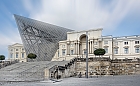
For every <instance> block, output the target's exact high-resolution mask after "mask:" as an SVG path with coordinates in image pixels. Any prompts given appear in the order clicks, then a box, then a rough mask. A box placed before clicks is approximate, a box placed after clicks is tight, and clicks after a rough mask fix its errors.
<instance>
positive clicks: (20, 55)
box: [8, 43, 27, 62]
mask: <svg viewBox="0 0 140 86" xmlns="http://www.w3.org/2000/svg"><path fill="white" fill-rule="evenodd" d="M8 59H9V60H19V62H26V61H27V56H26V53H25V49H24V47H23V45H22V44H19V43H15V44H13V45H9V46H8Z"/></svg>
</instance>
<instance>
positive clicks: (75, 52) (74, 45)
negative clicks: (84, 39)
mask: <svg viewBox="0 0 140 86" xmlns="http://www.w3.org/2000/svg"><path fill="white" fill-rule="evenodd" d="M74 52H75V53H74V54H76V43H74Z"/></svg>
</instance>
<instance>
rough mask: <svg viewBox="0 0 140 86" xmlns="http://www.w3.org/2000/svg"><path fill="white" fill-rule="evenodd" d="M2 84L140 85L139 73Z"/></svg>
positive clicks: (41, 85)
mask: <svg viewBox="0 0 140 86" xmlns="http://www.w3.org/2000/svg"><path fill="white" fill-rule="evenodd" d="M2 86H140V75H129V76H126V75H122V76H102V77H101V76H100V77H98V78H97V77H93V78H88V79H87V78H64V79H62V80H59V81H58V82H55V81H51V80H49V81H41V82H9V83H6V82H5V84H3V85H2Z"/></svg>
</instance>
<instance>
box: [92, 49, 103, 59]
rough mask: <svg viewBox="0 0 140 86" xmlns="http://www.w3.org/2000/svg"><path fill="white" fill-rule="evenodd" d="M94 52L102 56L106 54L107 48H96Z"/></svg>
mask: <svg viewBox="0 0 140 86" xmlns="http://www.w3.org/2000/svg"><path fill="white" fill-rule="evenodd" d="M94 54H95V55H98V56H99V57H100V56H101V55H104V54H105V49H102V48H99V49H96V50H95V51H94Z"/></svg>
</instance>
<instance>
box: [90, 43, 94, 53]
mask: <svg viewBox="0 0 140 86" xmlns="http://www.w3.org/2000/svg"><path fill="white" fill-rule="evenodd" d="M93 47H94V41H92V48H91V53H93V51H94V49H93Z"/></svg>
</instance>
